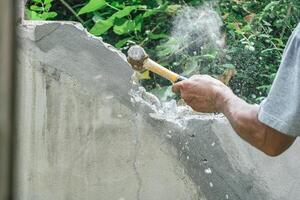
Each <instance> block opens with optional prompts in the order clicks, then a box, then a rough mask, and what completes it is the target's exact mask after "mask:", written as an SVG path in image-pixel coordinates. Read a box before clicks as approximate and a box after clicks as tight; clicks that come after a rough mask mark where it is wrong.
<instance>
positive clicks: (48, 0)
mask: <svg viewBox="0 0 300 200" xmlns="http://www.w3.org/2000/svg"><path fill="white" fill-rule="evenodd" d="M52 1H53V0H44V4H50V3H51V2H52Z"/></svg>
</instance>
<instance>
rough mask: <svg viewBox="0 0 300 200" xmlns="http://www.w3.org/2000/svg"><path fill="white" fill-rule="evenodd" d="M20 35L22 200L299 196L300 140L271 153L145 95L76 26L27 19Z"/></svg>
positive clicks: (218, 121)
mask: <svg viewBox="0 0 300 200" xmlns="http://www.w3.org/2000/svg"><path fill="white" fill-rule="evenodd" d="M19 37H20V41H21V45H20V51H19V52H20V58H19V69H20V73H19V86H20V89H19V93H20V94H19V99H20V105H19V114H20V116H19V117H20V121H19V127H18V130H19V137H18V142H19V143H18V145H19V148H18V150H17V152H18V169H17V181H16V185H15V187H16V193H17V199H22V200H23V199H45V200H47V199H49V200H50V199H51V200H52V199H57V200H59V199H101V200H114V199H116V200H133V199H137V200H154V199H155V200H189V199H191V200H195V199H208V200H219V199H241V200H250V199H251V200H252V199H263V200H279V199H280V200H285V199H286V200H288V199H300V198H299V196H300V190H299V188H300V181H299V180H300V170H299V166H300V161H299V159H298V157H299V152H300V144H299V142H296V143H295V144H294V145H293V146H292V148H290V149H289V150H288V151H287V152H286V153H284V154H283V155H282V156H279V157H277V158H269V157H267V156H265V155H264V154H262V153H260V152H258V151H257V150H255V149H254V148H252V147H251V146H249V145H248V144H246V143H245V142H243V141H242V140H241V139H240V138H239V137H238V136H237V135H236V134H235V133H234V132H233V130H232V129H231V127H230V125H229V124H228V122H227V121H226V120H225V119H224V118H223V117H221V116H214V115H200V114H195V113H192V112H190V111H188V110H187V109H186V108H182V109H183V110H184V114H183V113H181V112H182V111H181V110H180V109H181V108H176V107H175V108H174V107H170V108H168V107H167V109H164V106H166V105H160V103H159V102H156V101H154V103H153V101H149V99H148V100H147V98H146V97H147V94H146V93H145V92H143V91H139V90H138V88H136V87H135V86H133V85H132V83H130V77H131V75H132V73H133V72H132V71H131V69H130V67H129V66H128V64H127V62H126V61H125V60H124V56H122V55H121V54H120V53H118V52H117V51H116V50H114V49H113V48H112V47H110V46H109V45H106V44H104V43H103V42H102V41H101V40H100V39H99V38H95V37H92V36H91V35H89V34H88V33H86V31H85V30H83V29H82V27H80V26H79V25H78V24H73V23H59V22H47V23H42V22H24V24H23V25H21V26H20V27H19ZM132 88H133V92H131V94H133V95H132V96H130V95H129V93H130V91H131V90H132ZM143 94H144V96H143ZM135 95H139V97H137V96H135ZM139 98H140V99H139ZM156 103H157V104H159V105H156V106H154V105H151V104H156ZM173 108H174V110H175V111H174V113H171V114H170V113H166V112H167V111H168V110H173ZM169 116H172V117H171V118H170V119H169ZM177 122H178V123H177ZM179 122H180V123H179Z"/></svg>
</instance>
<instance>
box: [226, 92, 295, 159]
mask: <svg viewBox="0 0 300 200" xmlns="http://www.w3.org/2000/svg"><path fill="white" fill-rule="evenodd" d="M223 95H225V96H224V97H223V98H224V99H226V100H225V101H223V102H224V103H223V104H222V106H221V112H223V113H224V115H225V116H226V117H227V118H228V120H229V122H230V124H231V125H232V127H233V128H234V130H235V131H236V132H237V133H238V134H239V135H240V136H241V137H242V138H243V139H244V140H246V141H247V142H249V143H250V144H251V145H253V146H255V147H256V148H258V149H260V150H261V151H263V152H264V153H266V154H267V155H269V156H277V155H279V154H281V153H282V152H284V151H285V150H286V149H288V148H289V147H290V146H291V145H292V143H293V142H294V140H295V138H294V137H291V136H288V135H285V134H282V133H280V132H278V131H276V130H275V129H273V128H270V127H268V126H267V125H265V124H263V123H261V122H260V121H259V120H258V106H257V105H250V104H248V103H246V102H245V101H243V100H242V99H240V98H238V97H237V96H235V95H234V94H233V93H232V92H228V93H227V92H223Z"/></svg>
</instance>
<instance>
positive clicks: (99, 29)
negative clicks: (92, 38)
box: [90, 17, 114, 36]
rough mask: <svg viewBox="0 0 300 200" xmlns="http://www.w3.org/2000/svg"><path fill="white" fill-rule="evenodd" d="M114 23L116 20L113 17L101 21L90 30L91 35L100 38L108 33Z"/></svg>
mask: <svg viewBox="0 0 300 200" xmlns="http://www.w3.org/2000/svg"><path fill="white" fill-rule="evenodd" d="M113 23H114V19H113V18H112V17H110V18H108V19H107V20H99V21H98V22H97V23H96V24H95V25H94V26H93V27H92V28H91V30H90V33H92V34H94V35H96V36H99V35H102V34H103V33H105V32H106V31H108V30H109V29H110V28H111V27H112V26H113Z"/></svg>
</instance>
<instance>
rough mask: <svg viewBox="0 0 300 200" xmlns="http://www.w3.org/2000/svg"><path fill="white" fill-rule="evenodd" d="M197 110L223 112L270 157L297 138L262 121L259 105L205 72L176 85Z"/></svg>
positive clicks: (246, 138)
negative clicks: (253, 103)
mask: <svg viewBox="0 0 300 200" xmlns="http://www.w3.org/2000/svg"><path fill="white" fill-rule="evenodd" d="M173 91H174V92H180V93H181V96H182V98H183V99H184V100H185V101H186V103H187V104H188V105H190V106H191V107H192V108H193V109H194V110H196V111H199V112H222V113H223V114H224V115H225V116H226V117H227V118H228V120H229V122H230V124H231V125H232V127H233V128H234V130H235V131H236V132H237V133H238V134H239V136H240V137H241V138H243V139H244V140H246V141H247V142H249V143H250V144H251V145H253V146H254V147H256V148H258V149H259V150H261V151H263V152H264V153H266V154H267V155H269V156H277V155H279V154H281V153H282V152H284V151H285V150H286V149H288V148H289V147H290V145H291V144H292V143H293V142H294V140H295V138H294V137H291V136H288V135H285V134H282V133H280V132H278V131H276V130H275V129H273V128H270V127H268V126H267V125H265V124H263V123H261V122H260V121H259V120H258V106H256V105H250V104H248V103H246V102H245V101H243V100H242V99H240V98H238V97H237V96H236V95H234V94H233V92H232V91H231V90H230V89H229V88H228V87H227V86H225V85H224V84H223V83H221V82H220V81H218V80H216V79H214V78H212V77H210V76H205V75H198V76H194V77H192V78H191V79H189V80H186V81H182V82H179V83H177V84H175V85H174V86H173Z"/></svg>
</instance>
